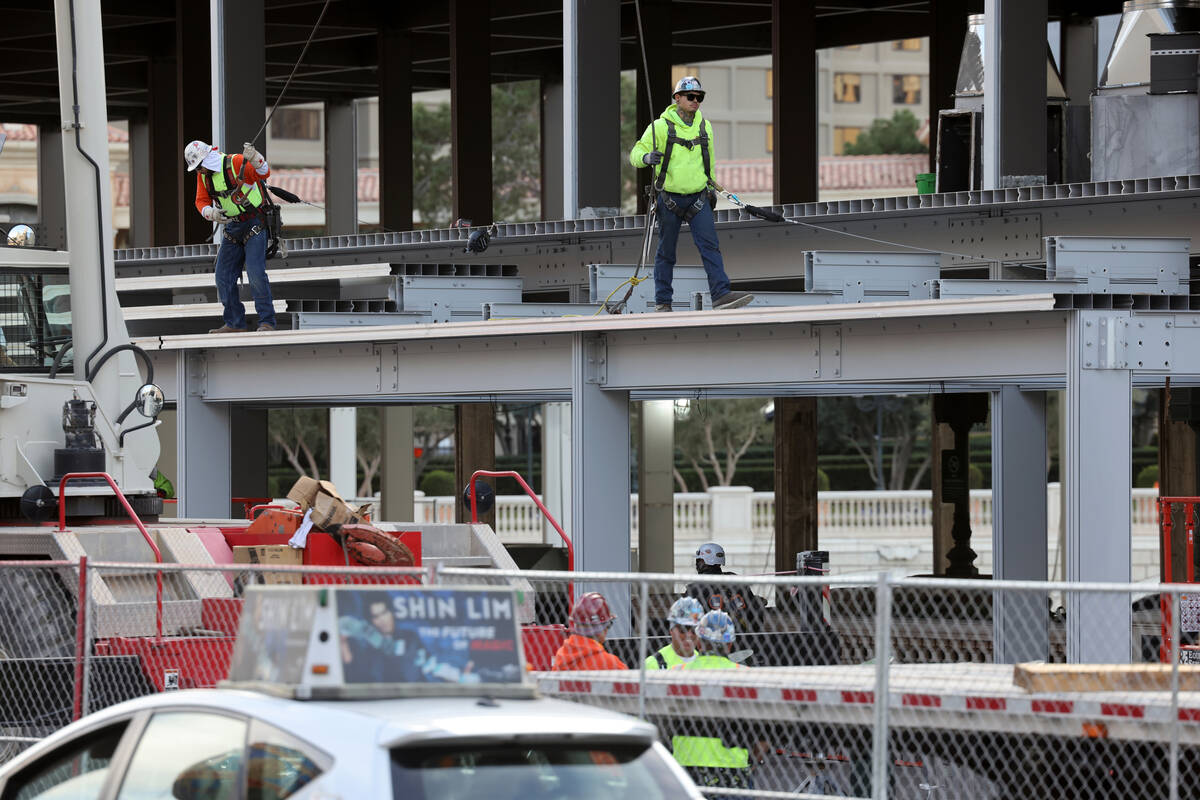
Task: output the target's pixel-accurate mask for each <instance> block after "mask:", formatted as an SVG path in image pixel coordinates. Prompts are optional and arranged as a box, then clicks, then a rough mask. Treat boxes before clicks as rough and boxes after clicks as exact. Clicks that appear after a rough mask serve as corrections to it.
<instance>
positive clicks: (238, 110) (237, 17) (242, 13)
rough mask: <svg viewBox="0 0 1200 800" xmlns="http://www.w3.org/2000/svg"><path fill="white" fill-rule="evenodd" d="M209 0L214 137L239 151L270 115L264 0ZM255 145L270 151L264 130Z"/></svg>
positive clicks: (227, 148)
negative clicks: (210, 4) (211, 34)
mask: <svg viewBox="0 0 1200 800" xmlns="http://www.w3.org/2000/svg"><path fill="white" fill-rule="evenodd" d="M211 2H212V6H211V8H212V16H213V19H212V31H213V39H212V51H213V59H212V63H213V86H212V116H213V132H214V135H213V139H214V140H215V141H214V144H216V145H218V146H219V147H220V148H221V149H222V150H224V151H225V152H227V153H240V152H241V151H242V143H243V142H248V141H250V140H251V139H252V138H253V137H254V136H255V134H257V133H258V129H259V128H261V127H262V124H263V121H264V120H265V119H266V117H267V81H266V77H267V63H266V44H267V42H266V24H265V15H264V11H263V0H211ZM255 145H256V146H257V147H258V149H259V150H260V151H262V152H263V153H266V152H267V136H266V132H264V133H263V135H262V136H261V137H259V138H258V139H257V140H256V141H255ZM181 157H182V156H181Z"/></svg>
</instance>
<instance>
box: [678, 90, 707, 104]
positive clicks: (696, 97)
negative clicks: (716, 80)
mask: <svg viewBox="0 0 1200 800" xmlns="http://www.w3.org/2000/svg"><path fill="white" fill-rule="evenodd" d="M683 96H684V97H686V98H687V99H688V100H690V101H692V102H693V103H703V102H704V95H702V94H692V93H691V92H687V93H685V94H684V95H683Z"/></svg>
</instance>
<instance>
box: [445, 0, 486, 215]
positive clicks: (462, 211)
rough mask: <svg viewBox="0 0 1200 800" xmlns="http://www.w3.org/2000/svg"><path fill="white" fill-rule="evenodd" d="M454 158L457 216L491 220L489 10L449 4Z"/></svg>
mask: <svg viewBox="0 0 1200 800" xmlns="http://www.w3.org/2000/svg"><path fill="white" fill-rule="evenodd" d="M449 5H450V12H449V13H450V139H451V143H450V159H451V170H452V172H453V183H454V197H453V206H452V208H453V213H454V216H455V218H456V219H469V220H471V221H472V222H473V223H474V224H476V225H486V224H488V223H490V222H491V221H492V70H491V10H490V9H491V5H490V4H489V3H488V1H487V0H450V4H449Z"/></svg>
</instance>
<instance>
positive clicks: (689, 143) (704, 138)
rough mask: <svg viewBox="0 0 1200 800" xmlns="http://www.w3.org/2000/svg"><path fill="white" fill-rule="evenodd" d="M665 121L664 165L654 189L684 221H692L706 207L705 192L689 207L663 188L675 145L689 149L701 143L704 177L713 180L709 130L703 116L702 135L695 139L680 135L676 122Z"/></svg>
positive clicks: (706, 186) (701, 122) (710, 181)
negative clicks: (684, 205)
mask: <svg viewBox="0 0 1200 800" xmlns="http://www.w3.org/2000/svg"><path fill="white" fill-rule="evenodd" d="M663 122H665V123H667V146H666V148H665V149H664V150H663V157H662V166H661V168H660V169H659V171H658V177H657V178H655V180H654V190H655V191H656V192H658V196H659V199H661V200H662V202H663V205H664V206H666V207H667V208H668V209H669V210H670V211H671V212H672V213H673V214H675V216H677V217H682V218H683V221H684V222H691V220H692V217H694V216H696V215H697V214H699V213H700V209H702V208H704V195H705V192H703V191H701V192H700V195H699V196H698V197H697V198H696V201H695V202H694V203H692V204H691V205H690V206H688V207H687V208H682V207H681V206H680V205H679V204H678V203H676V202H675V200H674V199H673V198H672V197H671V196H670V195H669V194H667V193H666V192H665V191H664V190H663V185H664V183H665V182H666V180H667V167H668V165H669V164H670V163H671V151H672V150H673V149H674V148H675V145H679V146H680V147H686V148H687V149H688V150H691V149H693V148H694V147H696V145H699V146H700V157H701V159H703V161H704V177H705V179H706V180H707V181H708V184H711V183H712V182H713V180H712V159H711V158H710V157H709V154H708V132H707V131H706V130H705V127H704V119H703V118H701V120H700V135H699V136H697V137H696V138H695V139H684V138H682V137H681V136H678V135H677V134H676V133H675V123H673V122H671V120H669V119H665V118H664V119H663ZM708 184H706V185H705V188H706V189H707V188H708Z"/></svg>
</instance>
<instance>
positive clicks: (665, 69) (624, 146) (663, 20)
mask: <svg viewBox="0 0 1200 800" xmlns="http://www.w3.org/2000/svg"><path fill="white" fill-rule="evenodd" d="M638 7H639V8H640V9H641V12H642V30H643V31H644V32H645V35H646V49H645V51H644V52H639V53H638V59H637V65H636V67H637V69H636V76H635V77H636V80H637V125H636V126H634V130H635V131H636V133H635V136H641V135H642V131H644V130H646V128H647V127H648V126H649V125H650V120H652V119H657V118H658V115H659V113H660V112H661V111H662V110H663V108H665V107H666V105H667V103H669V102H670V98H671V89H672V88H673V86H674V84H672V82H671V65H672V64H673V63H674V62H673V60H672V59H671V37H669V36H664V35H661V34H662V32H663V31H669V30H670V29H671V3H670V0H641V2H640V3H638ZM643 57H644V58H645V63H643V61H642V58H643ZM647 70H649V72H650V78H649V80H648V81H647V79H646V71H647ZM647 92H649V95H647ZM722 100H723V101H727V100H730V98H722ZM728 105H730V106H732V105H733V103H732V102H729V103H728ZM631 147H633V142H621V150H622V152H621V156H622V158H628V156H629V150H630V148H631ZM651 180H653V176H652V175H651V173H650V170H649V169H642V170H638V197H637V212H638V213H639V214H645V213H646V200H647V195H646V193H645V192H644V191H642V189H643V187H645V186H646V185H647V184H649V183H650V181H651Z"/></svg>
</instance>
